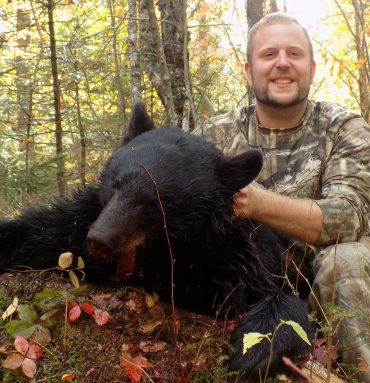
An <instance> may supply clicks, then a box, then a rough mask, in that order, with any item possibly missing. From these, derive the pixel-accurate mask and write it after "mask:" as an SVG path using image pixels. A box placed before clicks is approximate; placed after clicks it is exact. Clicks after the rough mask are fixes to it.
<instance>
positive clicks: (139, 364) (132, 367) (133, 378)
mask: <svg viewBox="0 0 370 383" xmlns="http://www.w3.org/2000/svg"><path fill="white" fill-rule="evenodd" d="M151 365H152V364H151V363H150V362H149V361H148V360H147V359H146V358H145V357H144V356H141V355H138V356H136V357H135V358H133V357H132V356H131V354H129V353H125V354H122V355H121V357H120V366H121V367H122V368H123V369H124V371H125V374H126V375H127V377H128V378H129V379H130V382H131V383H140V382H141V378H142V376H143V374H144V370H143V367H150V366H151Z"/></svg>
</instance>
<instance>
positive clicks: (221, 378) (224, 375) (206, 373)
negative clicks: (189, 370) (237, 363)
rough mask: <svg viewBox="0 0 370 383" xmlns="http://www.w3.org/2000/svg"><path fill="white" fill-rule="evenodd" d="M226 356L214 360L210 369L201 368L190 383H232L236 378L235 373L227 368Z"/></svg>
mask: <svg viewBox="0 0 370 383" xmlns="http://www.w3.org/2000/svg"><path fill="white" fill-rule="evenodd" d="M228 359H229V357H228V356H227V355H221V356H219V357H218V358H217V359H216V362H215V363H214V364H213V365H212V367H207V368H202V369H201V370H199V371H197V372H196V373H195V374H194V376H193V377H192V379H191V383H225V382H233V378H235V377H236V376H237V374H238V373H237V372H236V371H230V370H229V369H228V368H227V361H228Z"/></svg>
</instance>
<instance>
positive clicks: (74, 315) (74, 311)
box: [68, 305, 81, 322]
mask: <svg viewBox="0 0 370 383" xmlns="http://www.w3.org/2000/svg"><path fill="white" fill-rule="evenodd" d="M80 315H81V307H80V306H78V305H76V306H74V307H72V308H71V309H70V310H69V314H68V317H69V320H70V321H71V322H75V321H76V320H77V319H78V318H79V317H80Z"/></svg>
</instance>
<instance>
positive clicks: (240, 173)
mask: <svg viewBox="0 0 370 383" xmlns="http://www.w3.org/2000/svg"><path fill="white" fill-rule="evenodd" d="M262 163H263V158H262V154H261V152H259V151H258V150H248V151H247V152H244V153H242V154H239V155H237V156H234V157H230V158H223V160H222V161H221V162H220V163H219V164H218V165H217V170H216V171H217V174H218V176H219V179H220V182H221V184H222V185H224V186H225V187H226V188H227V189H228V190H230V191H231V192H232V193H236V192H238V191H239V190H240V189H242V188H243V187H244V186H246V185H248V184H249V183H251V182H252V181H253V180H254V179H255V178H256V177H257V175H258V173H259V172H260V170H261V168H262Z"/></svg>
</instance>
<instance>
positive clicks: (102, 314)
mask: <svg viewBox="0 0 370 383" xmlns="http://www.w3.org/2000/svg"><path fill="white" fill-rule="evenodd" d="M93 318H94V319H95V322H96V323H97V324H98V325H99V326H104V325H105V324H107V323H108V322H109V321H110V320H111V317H110V315H109V313H108V312H107V311H104V310H100V309H96V310H95V311H94V314H93Z"/></svg>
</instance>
